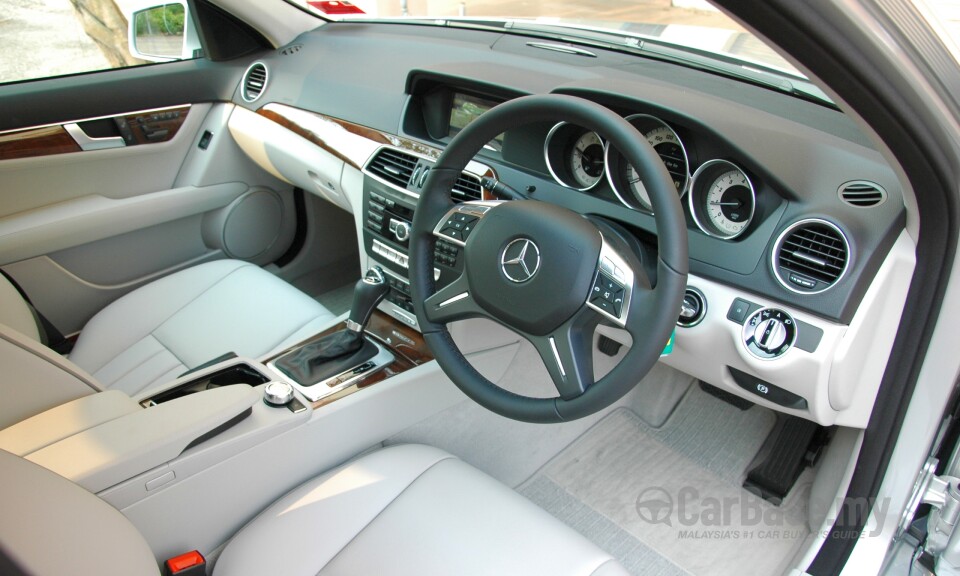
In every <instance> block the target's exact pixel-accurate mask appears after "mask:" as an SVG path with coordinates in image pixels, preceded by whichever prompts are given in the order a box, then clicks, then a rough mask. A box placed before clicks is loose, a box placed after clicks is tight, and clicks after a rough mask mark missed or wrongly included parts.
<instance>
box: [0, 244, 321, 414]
mask: <svg viewBox="0 0 960 576" xmlns="http://www.w3.org/2000/svg"><path fill="white" fill-rule="evenodd" d="M332 319H333V314H331V313H330V312H329V311H328V310H327V309H326V308H324V307H323V306H321V305H320V304H319V303H317V302H316V301H315V300H314V299H313V298H310V297H309V296H307V295H306V294H303V293H302V292H300V291H299V290H297V289H296V288H294V287H293V286H291V285H289V284H288V283H286V282H284V281H283V280H281V279H279V278H277V277H276V276H274V275H273V274H270V273H269V272H266V271H265V270H263V269H261V268H259V267H257V266H254V265H252V264H248V263H245V262H240V261H237V260H219V261H216V262H210V263H207V264H201V265H199V266H195V267H193V268H189V269H187V270H183V271H181V272H178V273H175V274H171V275H169V276H166V277H164V278H161V279H159V280H156V281H155V282H152V283H150V284H147V285H146V286H143V287H141V288H139V289H137V290H134V291H133V292H131V293H129V294H127V295H126V296H124V297H122V298H120V299H118V300H117V301H115V302H113V303H112V304H110V305H109V306H107V307H106V308H104V309H103V310H101V311H100V312H99V313H98V314H97V315H95V316H94V317H93V318H92V319H91V320H90V321H89V322H88V323H87V325H86V326H85V327H84V329H83V331H82V332H81V334H80V338H79V340H78V341H77V344H76V346H75V347H74V349H73V351H72V352H71V353H70V357H69V362H66V361H64V360H63V358H61V357H60V356H58V355H56V354H54V353H53V352H52V351H51V350H49V349H48V348H46V347H45V346H43V345H41V344H40V343H39V339H40V332H39V330H38V327H37V322H36V320H35V319H34V317H33V315H32V313H31V311H30V309H29V307H28V306H27V304H26V302H24V300H23V298H22V297H20V295H19V293H18V292H17V291H16V289H15V288H14V287H13V286H12V285H11V284H10V283H9V282H7V281H6V279H5V278H3V277H2V276H0V362H2V364H3V365H4V366H8V367H10V370H7V371H5V373H4V374H3V375H0V393H2V394H3V397H4V402H3V403H0V428H4V427H6V426H8V425H9V424H12V423H14V422H19V421H20V420H22V419H24V418H26V417H29V416H32V415H34V414H37V413H39V412H42V411H43V410H46V409H49V408H52V407H53V406H57V405H59V404H62V403H63V402H67V401H69V400H73V399H76V398H79V397H81V396H84V395H87V394H91V393H93V392H96V391H98V390H102V389H116V390H121V391H123V392H125V393H127V394H129V395H131V396H136V395H142V394H144V393H145V392H147V391H149V389H150V388H151V387H156V386H158V385H160V384H163V383H165V382H169V381H171V380H173V379H174V378H176V377H177V376H179V375H180V374H182V373H183V372H186V371H187V370H189V369H191V368H194V367H196V366H198V365H201V364H203V363H205V362H208V361H210V360H212V359H214V358H216V357H218V356H221V355H223V354H226V353H229V352H234V353H236V354H237V355H240V356H247V357H252V358H257V357H261V356H264V355H266V354H269V353H271V352H274V351H279V350H282V349H284V348H286V347H288V346H290V345H292V344H295V343H296V342H299V341H301V340H303V339H305V338H307V337H309V336H311V335H313V334H316V333H317V332H320V331H321V330H323V329H324V328H325V327H326V326H327V325H328V324H329V323H330V322H331V320H332ZM27 382H29V383H30V385H29V386H28V385H25V383H27Z"/></svg>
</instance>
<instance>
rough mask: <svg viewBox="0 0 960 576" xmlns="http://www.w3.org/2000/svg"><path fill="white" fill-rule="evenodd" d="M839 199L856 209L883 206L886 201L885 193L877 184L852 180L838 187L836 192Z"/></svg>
mask: <svg viewBox="0 0 960 576" xmlns="http://www.w3.org/2000/svg"><path fill="white" fill-rule="evenodd" d="M837 193H838V194H839V195H840V199H841V200H843V201H844V202H846V203H847V204H849V205H850V206H855V207H857V208H870V207H871V206H878V205H880V204H883V202H884V201H885V200H886V199H887V191H886V190H884V189H883V188H881V187H880V185H879V184H874V183H873V182H868V181H866V180H853V181H851V182H847V183H846V184H843V185H842V186H840V188H839V189H838V190H837Z"/></svg>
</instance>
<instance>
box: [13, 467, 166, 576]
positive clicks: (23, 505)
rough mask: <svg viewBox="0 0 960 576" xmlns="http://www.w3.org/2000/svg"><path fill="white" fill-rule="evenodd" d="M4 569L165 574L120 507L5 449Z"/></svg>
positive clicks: (37, 574)
mask: <svg viewBox="0 0 960 576" xmlns="http://www.w3.org/2000/svg"><path fill="white" fill-rule="evenodd" d="M0 478H2V479H3V490H0V510H2V511H3V513H2V514H0V568H4V567H5V565H6V571H10V570H11V566H10V564H13V566H14V567H15V568H14V570H13V573H14V574H17V573H22V574H31V575H34V576H47V575H51V576H52V575H57V576H59V575H62V574H73V575H76V576H85V575H88V574H89V575H91V576H93V575H97V576H109V575H114V574H115V575H117V576H121V575H122V576H139V575H141V574H143V575H151V576H154V575H157V574H159V573H160V570H159V567H158V565H157V561H156V558H154V555H153V552H151V550H150V546H149V545H148V544H147V542H146V540H144V538H143V536H142V535H141V534H140V532H139V531H137V529H136V528H135V527H134V525H133V524H131V523H130V521H129V520H127V518H126V517H125V516H124V515H123V514H121V513H120V512H118V511H117V510H116V509H115V508H113V507H112V506H110V505H109V504H107V503H106V502H104V501H103V500H101V499H100V498H98V497H97V496H95V495H93V494H91V493H90V492H87V491H86V490H84V489H83V488H80V487H79V486H77V485H76V484H74V483H72V482H70V481H69V480H67V479H65V478H63V477H61V476H59V475H57V474H55V473H53V472H51V471H49V470H47V469H46V468H43V467H42V466H38V465H36V464H34V463H33V462H29V461H27V460H24V459H23V458H20V457H19V456H14V455H13V454H10V453H9V452H6V451H4V450H0Z"/></svg>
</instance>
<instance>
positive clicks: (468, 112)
mask: <svg viewBox="0 0 960 576" xmlns="http://www.w3.org/2000/svg"><path fill="white" fill-rule="evenodd" d="M497 104H498V102H496V101H494V100H488V99H486V98H480V97H478V96H470V95H468V94H462V93H460V92H455V93H454V94H453V105H452V106H451V107H450V137H451V138H453V137H454V136H456V135H457V133H458V132H460V131H461V130H463V129H464V128H466V127H467V126H469V125H470V123H471V122H473V121H474V120H476V119H477V118H479V117H480V116H481V115H482V114H483V113H484V112H486V111H487V110H489V109H491V108H493V107H494V106H496V105H497ZM496 141H497V142H498V143H502V141H503V134H501V135H500V136H497V139H496Z"/></svg>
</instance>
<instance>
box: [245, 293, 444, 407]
mask: <svg viewBox="0 0 960 576" xmlns="http://www.w3.org/2000/svg"><path fill="white" fill-rule="evenodd" d="M346 327H347V325H346V323H345V322H340V323H338V324H335V325H334V326H331V327H330V328H327V329H326V330H324V331H323V332H321V333H319V334H316V335H315V336H312V337H310V338H308V339H306V340H304V341H303V342H301V343H299V344H297V345H296V346H294V347H292V348H289V349H287V350H284V351H283V352H280V353H279V354H277V355H276V356H274V357H272V358H270V359H269V360H267V361H266V362H264V363H265V364H266V363H269V362H272V361H274V360H275V359H277V358H279V357H280V356H283V355H284V354H287V353H288V352H290V351H291V350H296V349H297V348H300V347H303V346H305V345H307V344H309V343H311V342H315V341H317V340H319V339H321V338H323V337H324V336H327V335H329V334H332V333H334V332H337V331H338V330H344V329H346ZM366 333H367V334H369V335H370V336H372V337H373V338H374V339H376V340H377V341H378V342H379V343H380V344H382V345H383V346H384V347H386V348H387V349H388V350H389V351H390V352H391V353H392V354H393V356H394V361H393V362H392V363H391V364H389V365H387V367H386V368H384V369H382V370H380V371H378V372H375V373H373V374H370V375H369V376H364V377H363V378H361V379H360V380H358V381H357V382H356V383H354V384H353V385H351V386H348V387H347V388H344V389H343V390H340V391H339V392H336V393H334V394H331V395H329V396H326V397H324V398H321V399H320V400H318V401H316V402H314V403H313V407H314V409H316V408H319V407H321V406H326V405H327V404H330V403H331V402H334V401H336V400H339V399H340V398H344V397H346V396H349V395H351V394H353V393H354V392H357V391H359V390H363V389H364V388H367V387H369V386H372V385H374V384H376V383H377V382H383V381H384V380H386V379H387V378H390V377H392V376H396V375H397V374H402V373H404V372H406V371H407V370H410V369H411V368H416V367H417V366H419V365H421V364H426V363H427V362H430V361H431V360H433V354H432V353H431V352H430V348H428V347H427V343H426V341H425V340H424V339H423V335H421V334H420V333H419V332H417V331H416V330H414V329H413V328H410V327H409V326H407V325H405V324H401V323H400V322H399V321H397V320H394V319H393V318H392V317H390V316H388V315H386V314H384V313H383V312H380V311H379V310H375V311H374V313H373V315H372V316H371V318H370V322H369V324H368V325H367V330H366Z"/></svg>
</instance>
